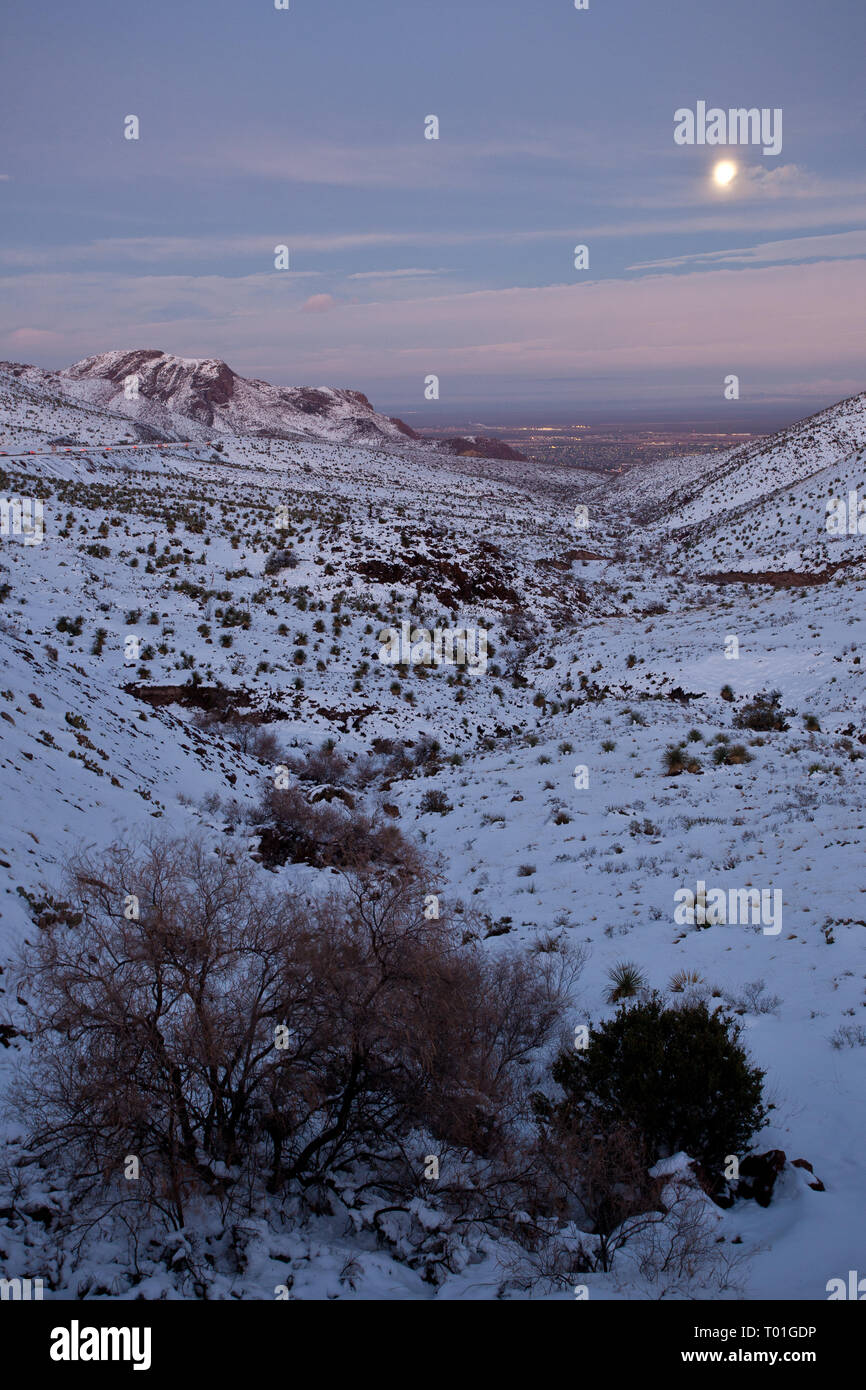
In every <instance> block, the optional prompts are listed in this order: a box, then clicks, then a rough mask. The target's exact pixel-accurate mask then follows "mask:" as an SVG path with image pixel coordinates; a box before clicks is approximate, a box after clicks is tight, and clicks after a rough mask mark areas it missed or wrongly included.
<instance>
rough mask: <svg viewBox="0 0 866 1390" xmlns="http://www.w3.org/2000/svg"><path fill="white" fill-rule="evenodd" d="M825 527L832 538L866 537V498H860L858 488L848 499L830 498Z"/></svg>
mask: <svg viewBox="0 0 866 1390" xmlns="http://www.w3.org/2000/svg"><path fill="white" fill-rule="evenodd" d="M824 525H825V527H826V528H827V532H828V534H829V535H831V536H866V497H858V496H857V490H856V488H855V489H853V490H852V491H851V492H849V493H848V496H847V498H845V497H828V498H827V517H826V520H825V522H824Z"/></svg>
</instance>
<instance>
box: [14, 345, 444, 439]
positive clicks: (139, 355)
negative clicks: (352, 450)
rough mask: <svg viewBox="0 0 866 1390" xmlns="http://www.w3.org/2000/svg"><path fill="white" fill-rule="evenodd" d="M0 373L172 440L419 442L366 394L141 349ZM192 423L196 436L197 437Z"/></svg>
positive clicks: (16, 367) (210, 360) (215, 361)
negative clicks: (57, 367)
mask: <svg viewBox="0 0 866 1390" xmlns="http://www.w3.org/2000/svg"><path fill="white" fill-rule="evenodd" d="M0 368H2V369H3V370H4V371H7V372H11V373H13V374H15V375H16V376H18V377H23V378H24V380H25V381H27V382H29V383H31V384H33V385H35V386H39V387H42V388H43V389H45V390H51V389H52V388H53V389H54V390H55V391H56V392H60V393H62V394H63V395H65V396H67V397H68V398H69V399H70V400H73V401H76V402H80V403H82V404H87V405H91V406H96V407H98V408H99V409H101V410H104V411H108V412H111V413H112V414H116V415H122V416H125V417H126V418H128V419H129V420H131V421H133V422H135V424H137V425H142V426H145V427H148V428H150V429H155V430H158V431H160V432H161V433H163V434H166V435H168V437H171V435H172V433H173V434H174V435H175V436H184V437H186V436H188V435H189V434H190V433H193V435H194V437H198V438H206V437H208V436H209V435H212V434H214V433H227V434H236V435H238V434H249V435H258V436H263V437H267V438H271V439H326V440H331V441H335V442H340V443H346V444H366V443H368V444H382V443H388V444H394V443H405V441H406V439H407V438H408V439H417V438H418V436H417V435H416V433H415V431H414V430H412V429H411V428H410V427H409V426H408V425H405V424H403V422H402V421H400V420H393V419H390V418H389V417H388V416H386V415H381V414H379V412H378V411H376V410H374V409H373V407H372V405H371V404H370V402H369V400H368V399H367V397H366V396H365V395H363V394H362V392H360V391H348V390H341V389H338V388H336V387H331V386H320V387H312V386H297V387H280V386H271V385H270V384H269V383H268V382H266V381H258V380H255V379H252V378H249V377H243V376H239V375H238V373H237V372H235V371H233V370H232V368H231V367H230V366H229V365H228V363H226V362H222V361H220V360H219V359H218V358H214V357H202V358H188V357H175V356H173V355H172V354H171V353H167V352H160V351H159V350H157V349H147V348H143V349H135V350H132V351H116V352H103V353H97V354H96V355H95V356H93V357H85V358H84V359H83V360H82V361H80V362H75V363H73V365H72V366H71V367H65V368H63V369H62V370H61V371H59V372H46V371H44V370H42V369H40V368H36V367H30V366H27V365H26V364H23V363H8V362H4V363H0ZM189 422H192V423H193V425H194V426H195V427H198V428H194V429H193V430H192V431H191V430H190V423H189Z"/></svg>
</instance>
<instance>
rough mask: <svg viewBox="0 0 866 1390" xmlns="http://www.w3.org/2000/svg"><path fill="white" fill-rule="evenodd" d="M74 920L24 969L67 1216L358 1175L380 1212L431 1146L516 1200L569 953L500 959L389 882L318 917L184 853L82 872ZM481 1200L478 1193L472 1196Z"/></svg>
mask: <svg viewBox="0 0 866 1390" xmlns="http://www.w3.org/2000/svg"><path fill="white" fill-rule="evenodd" d="M132 895H134V897H135V903H136V911H135V912H134V913H133V914H132V915H127V912H126V911H125V910H124V909H125V908H127V909H128V908H129V905H130V903H131V902H132ZM70 905H71V907H72V908H75V909H77V911H70V912H68V913H64V914H63V915H62V917H55V918H54V919H53V920H52V919H51V915H50V914H49V920H47V921H45V922H44V924H43V927H42V929H41V930H39V931H38V932H36V933H35V934H34V939H33V941H32V942H31V943H30V944H29V945H28V946H26V947H25V949H24V952H23V955H22V959H21V961H20V964H19V968H18V981H17V983H18V991H19V994H20V997H21V999H22V1001H23V1005H22V1006H23V1008H24V1010H25V1012H26V1014H27V1032H28V1034H29V1036H30V1037H31V1038H32V1041H33V1047H32V1059H31V1064H30V1067H29V1070H28V1071H27V1072H26V1074H24V1075H23V1076H22V1077H21V1078H20V1080H19V1083H18V1087H17V1090H16V1102H17V1105H18V1109H19V1113H20V1115H21V1117H22V1120H23V1122H24V1123H25V1124H26V1127H27V1132H28V1134H27V1143H28V1145H29V1146H30V1148H31V1150H32V1152H33V1153H38V1155H39V1158H40V1162H41V1163H43V1164H49V1163H50V1164H51V1165H52V1166H55V1165H56V1166H58V1167H60V1168H62V1169H63V1170H64V1171H66V1172H67V1173H68V1174H69V1176H70V1180H71V1181H72V1183H73V1186H74V1188H75V1200H76V1201H83V1200H85V1199H87V1198H90V1199H91V1200H93V1201H94V1202H96V1203H100V1202H101V1203H102V1204H104V1206H105V1208H108V1207H110V1206H112V1205H118V1204H119V1205H122V1206H123V1207H124V1209H128V1211H129V1219H130V1220H134V1219H135V1216H136V1213H139V1214H141V1213H151V1214H153V1213H155V1212H159V1213H162V1215H163V1217H164V1218H165V1220H166V1221H167V1222H168V1223H169V1224H171V1225H174V1226H176V1227H180V1226H182V1225H183V1224H184V1223H185V1221H186V1219H187V1215H188V1213H189V1210H190V1207H191V1204H192V1203H193V1202H195V1201H198V1200H200V1199H202V1198H205V1197H208V1198H212V1199H215V1200H217V1201H218V1202H219V1203H220V1204H221V1205H222V1209H223V1211H224V1212H228V1211H231V1210H242V1211H245V1212H249V1211H250V1210H251V1209H252V1208H253V1207H254V1206H255V1203H256V1194H258V1197H259V1199H260V1200H265V1191H266V1190H267V1192H270V1193H271V1194H272V1196H275V1197H276V1198H277V1199H278V1200H279V1199H280V1198H281V1197H282V1196H284V1195H286V1194H291V1195H292V1200H295V1199H297V1198H298V1197H299V1196H301V1195H302V1194H303V1193H304V1192H306V1191H310V1190H312V1191H313V1192H315V1190H316V1189H319V1190H321V1189H322V1187H323V1186H328V1185H331V1186H332V1185H333V1183H334V1180H335V1176H336V1175H337V1174H338V1173H344V1174H345V1173H348V1172H349V1171H350V1170H352V1168H353V1165H356V1164H362V1165H364V1171H365V1173H366V1174H367V1177H368V1186H373V1185H378V1188H379V1193H380V1200H383V1205H384V1207H385V1208H386V1209H387V1208H388V1206H389V1205H390V1203H389V1200H388V1194H389V1193H393V1194H394V1200H395V1201H404V1200H405V1201H406V1202H407V1204H408V1202H410V1201H411V1196H412V1191H413V1189H414V1191H415V1192H417V1191H418V1190H423V1186H424V1184H423V1181H422V1173H421V1171H420V1170H419V1168H418V1166H417V1164H415V1165H414V1166H413V1161H412V1159H411V1150H412V1136H413V1135H415V1134H417V1133H419V1132H423V1133H424V1134H426V1135H427V1136H430V1137H431V1138H432V1141H433V1142H441V1143H442V1144H444V1145H450V1146H452V1147H455V1148H457V1149H459V1150H460V1152H461V1153H463V1154H464V1155H468V1156H470V1157H472V1156H474V1158H475V1159H476V1160H477V1161H478V1162H479V1163H480V1162H482V1161H483V1162H484V1163H486V1164H488V1165H498V1169H497V1172H498V1173H499V1175H500V1176H497V1177H496V1179H495V1182H496V1184H497V1187H496V1190H497V1192H498V1193H500V1194H501V1193H502V1192H503V1191H504V1190H505V1188H506V1187H508V1186H509V1184H510V1185H511V1186H512V1187H514V1189H515V1190H518V1189H519V1190H520V1200H521V1202H522V1203H525V1201H526V1200H527V1196H526V1191H525V1187H524V1188H521V1186H520V1179H519V1172H520V1165H519V1164H518V1165H517V1168H516V1170H515V1169H514V1165H513V1160H512V1157H511V1155H512V1153H513V1151H514V1150H515V1142H516V1138H517V1135H518V1133H519V1131H520V1128H521V1126H525V1122H526V1119H527V1118H528V1116H529V1113H530V1098H529V1089H528V1086H529V1079H530V1077H531V1075H532V1072H531V1069H530V1068H529V1067H528V1065H527V1064H528V1063H529V1062H530V1061H531V1059H532V1058H533V1057H534V1056H535V1055H536V1054H537V1053H538V1050H539V1049H540V1048H542V1047H544V1046H545V1045H546V1044H547V1043H548V1042H549V1040H550V1039H551V1038H552V1036H553V1034H554V1031H555V1030H556V1029H557V1027H558V1026H559V1021H560V1017H561V1006H562V1002H563V998H564V992H565V991H567V990H568V989H569V988H570V986H571V983H572V978H573V971H572V969H571V966H570V964H569V960H568V957H567V953H566V952H565V950H564V948H563V950H562V951H561V952H559V953H552V952H546V953H543V954H541V955H537V956H529V955H519V956H518V955H496V956H490V955H488V954H486V953H485V952H484V951H483V950H482V949H480V948H478V947H476V946H475V945H473V944H471V943H469V944H467V943H466V941H465V939H464V929H463V926H462V925H460V926H454V925H451V924H450V923H449V922H448V920H447V918H446V917H445V916H444V915H443V917H442V918H441V919H440V920H437V921H429V920H427V919H426V918H425V916H424V913H423V898H422V896H421V895H420V894H419V892H418V881H417V878H416V876H415V874H414V873H413V872H408V873H405V872H403V871H402V869H400V868H397V869H394V868H386V867H383V866H379V867H378V868H377V870H376V871H374V872H366V873H358V872H353V871H348V872H347V873H346V874H345V879H344V888H343V890H342V891H341V892H340V893H339V894H335V895H334V896H332V897H329V898H326V899H322V900H319V901H318V902H317V903H316V904H315V905H310V904H309V903H308V902H307V900H306V899H303V898H297V899H296V898H294V897H292V896H291V895H290V894H287V893H286V892H279V893H276V892H273V891H270V890H269V889H268V888H266V887H264V886H263V885H262V882H261V881H260V878H259V877H257V871H256V870H255V869H254V866H253V865H251V864H250V863H249V862H248V861H246V860H242V861H239V860H236V859H234V858H233V857H232V856H231V855H228V854H226V853H215V852H214V851H213V849H210V848H206V847H205V846H203V845H202V844H200V843H196V842H192V841H186V842H184V841H154V842H152V843H151V844H150V845H149V846H148V847H147V848H146V849H144V850H142V851H140V852H133V851H132V850H130V849H127V848H123V847H116V848H114V849H112V850H111V851H109V852H108V853H107V854H106V855H104V856H103V857H102V858H100V859H98V860H91V861H80V862H79V863H78V864H76V865H74V866H73V867H72V870H71V880H70ZM78 913H80V916H79V915H78ZM429 1142H430V1140H429V1139H428V1143H429ZM425 1151H426V1152H431V1150H430V1148H429V1147H428V1148H427V1149H426V1150H425V1149H424V1148H422V1150H421V1152H422V1154H423V1153H424V1152H425ZM432 1152H434V1153H435V1152H438V1149H436V1148H434V1149H432ZM125 1155H135V1156H136V1157H137V1158H138V1159H139V1164H140V1176H139V1180H138V1181H137V1182H134V1183H128V1182H125V1181H124V1178H123V1168H124V1156H125ZM477 1172H478V1170H477V1168H476V1177H477ZM515 1172H516V1173H517V1176H515ZM382 1194H384V1197H382ZM407 1194H408V1195H407ZM455 1200H456V1198H455ZM484 1200H485V1199H484V1194H483V1189H482V1187H480V1186H479V1184H478V1183H477V1182H475V1183H474V1185H473V1183H469V1184H468V1185H467V1187H466V1189H465V1191H464V1192H463V1194H462V1197H461V1201H462V1202H463V1203H464V1205H465V1204H467V1203H468V1204H470V1205H471V1204H472V1203H475V1204H476V1207H474V1208H473V1210H475V1209H477V1204H478V1203H479V1202H483V1201H484ZM497 1200H498V1198H497ZM481 1215H482V1217H483V1218H484V1219H490V1220H491V1221H496V1220H498V1219H500V1215H499V1211H498V1209H497V1207H496V1206H495V1205H494V1206H492V1207H491V1206H490V1204H489V1203H488V1207H487V1209H486V1210H485V1211H482V1212H481Z"/></svg>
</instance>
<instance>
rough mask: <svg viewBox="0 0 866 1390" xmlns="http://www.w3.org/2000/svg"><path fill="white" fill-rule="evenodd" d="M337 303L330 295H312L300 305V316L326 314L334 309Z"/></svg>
mask: <svg viewBox="0 0 866 1390" xmlns="http://www.w3.org/2000/svg"><path fill="white" fill-rule="evenodd" d="M336 305H337V301H336V299H335V298H334V296H333V295H332V294H312V295H310V298H309V299H307V300H305V301H304V303H303V304H302V305H301V313H302V314H326V313H327V312H328V310H329V309H334V308H336Z"/></svg>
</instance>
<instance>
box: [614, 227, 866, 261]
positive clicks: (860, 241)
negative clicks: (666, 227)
mask: <svg viewBox="0 0 866 1390" xmlns="http://www.w3.org/2000/svg"><path fill="white" fill-rule="evenodd" d="M861 256H866V228H863V227H860V228H858V229H857V230H856V231H851V232H829V233H827V234H826V235H824V236H810V237H790V238H788V240H787V241H764V242H761V243H759V244H758V245H757V246H740V247H736V248H734V249H731V250H726V251H693V252H690V253H688V254H686V255H682V256H670V257H668V258H667V259H665V260H657V261H636V262H635V264H634V265H630V266H628V269H629V270H653V269H664V268H673V267H674V266H693V267H697V266H701V265H703V266H712V265H721V264H741V265H758V264H764V265H770V264H773V265H779V264H781V263H782V262H784V261H806V260H846V259H849V258H858V257H861Z"/></svg>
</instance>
